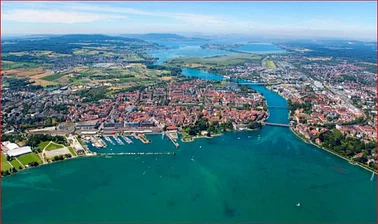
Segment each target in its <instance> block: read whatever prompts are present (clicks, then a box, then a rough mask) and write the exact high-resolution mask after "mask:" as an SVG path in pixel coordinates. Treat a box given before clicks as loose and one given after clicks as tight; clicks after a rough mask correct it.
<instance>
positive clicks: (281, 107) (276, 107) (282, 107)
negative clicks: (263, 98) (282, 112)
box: [268, 106, 288, 109]
mask: <svg viewBox="0 0 378 224" xmlns="http://www.w3.org/2000/svg"><path fill="white" fill-rule="evenodd" d="M268 108H274V109H288V108H287V107H284V106H268Z"/></svg>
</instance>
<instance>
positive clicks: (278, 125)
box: [265, 122, 290, 128]
mask: <svg viewBox="0 0 378 224" xmlns="http://www.w3.org/2000/svg"><path fill="white" fill-rule="evenodd" d="M265 125H268V126H277V127H286V128H288V127H290V124H280V123H270V122H266V123H265Z"/></svg>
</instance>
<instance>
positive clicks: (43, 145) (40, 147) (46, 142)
mask: <svg viewBox="0 0 378 224" xmlns="http://www.w3.org/2000/svg"><path fill="white" fill-rule="evenodd" d="M49 143H50V142H49V141H45V142H40V143H39V145H38V148H39V149H40V150H41V151H42V150H43V149H44V148H45V147H46V146H47V145H48V144H49Z"/></svg>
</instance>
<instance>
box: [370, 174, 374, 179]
mask: <svg viewBox="0 0 378 224" xmlns="http://www.w3.org/2000/svg"><path fill="white" fill-rule="evenodd" d="M373 180H374V172H373V173H372V174H371V177H370V181H373Z"/></svg>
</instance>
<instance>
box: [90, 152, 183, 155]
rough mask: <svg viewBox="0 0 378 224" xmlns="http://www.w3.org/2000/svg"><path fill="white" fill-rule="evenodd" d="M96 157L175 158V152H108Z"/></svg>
mask: <svg viewBox="0 0 378 224" xmlns="http://www.w3.org/2000/svg"><path fill="white" fill-rule="evenodd" d="M96 155H98V156H139V155H145V156H151V155H166V156H175V155H176V153H175V152H114V153H112V152H108V153H96Z"/></svg>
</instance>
